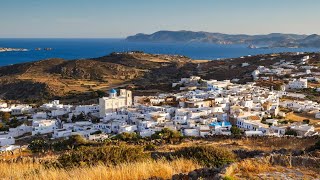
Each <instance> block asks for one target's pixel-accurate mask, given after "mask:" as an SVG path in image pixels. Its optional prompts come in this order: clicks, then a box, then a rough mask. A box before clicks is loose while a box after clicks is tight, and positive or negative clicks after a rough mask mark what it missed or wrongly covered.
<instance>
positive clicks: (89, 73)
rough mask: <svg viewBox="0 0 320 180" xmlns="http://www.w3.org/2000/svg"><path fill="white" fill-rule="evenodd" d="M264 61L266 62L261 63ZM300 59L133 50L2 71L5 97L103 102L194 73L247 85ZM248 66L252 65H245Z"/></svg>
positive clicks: (167, 86) (162, 87) (161, 87)
mask: <svg viewBox="0 0 320 180" xmlns="http://www.w3.org/2000/svg"><path fill="white" fill-rule="evenodd" d="M262 58H264V59H265V60H264V61H261V60H260V59H262ZM294 58H297V59H299V58H301V55H300V56H296V55H292V54H278V55H260V56H252V57H245V58H236V59H225V60H217V61H197V60H191V59H189V58H187V57H184V56H178V55H175V56H172V55H152V54H146V53H143V52H130V53H112V54H110V55H108V56H103V57H99V58H92V59H81V60H63V59H48V60H42V61H37V62H29V63H23V64H16V65H11V66H5V67H0V98H2V99H7V100H23V101H28V102H38V101H40V100H48V99H53V98H59V99H67V100H68V99H69V100H74V102H79V99H82V100H89V99H97V97H98V94H99V93H98V92H99V91H100V92H105V91H106V90H107V89H110V88H113V87H120V86H126V87H127V88H130V89H134V92H135V93H140V94H141V93H143V94H146V93H157V92H162V91H171V90H172V88H171V83H173V82H176V81H178V80H179V79H180V78H182V77H189V76H190V75H199V76H201V77H203V78H205V79H218V80H223V79H233V78H238V79H241V81H240V82H246V81H251V76H250V75H251V72H252V71H253V70H254V69H256V67H257V66H259V65H270V64H273V63H274V62H276V61H279V60H280V59H294ZM244 62H247V63H249V64H250V65H249V66H247V67H242V66H241V64H242V63H244ZM100 94H101V93H100Z"/></svg>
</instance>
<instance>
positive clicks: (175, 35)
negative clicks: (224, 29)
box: [126, 31, 320, 48]
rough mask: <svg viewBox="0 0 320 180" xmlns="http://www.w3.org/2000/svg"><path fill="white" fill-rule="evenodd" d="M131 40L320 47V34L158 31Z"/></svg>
mask: <svg viewBox="0 0 320 180" xmlns="http://www.w3.org/2000/svg"><path fill="white" fill-rule="evenodd" d="M126 40H127V41H131V42H181V43H192V42H205V43H214V44H246V45H250V46H251V47H255V46H256V47H267V48H274V47H294V48H298V47H315V48H318V47H320V35H317V34H312V35H300V34H282V33H271V34H266V35H246V34H223V33H210V32H202V31H200V32H193V31H158V32H155V33H153V34H142V33H139V34H136V35H133V36H128V37H127V38H126Z"/></svg>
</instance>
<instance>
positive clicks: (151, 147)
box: [144, 144, 156, 151]
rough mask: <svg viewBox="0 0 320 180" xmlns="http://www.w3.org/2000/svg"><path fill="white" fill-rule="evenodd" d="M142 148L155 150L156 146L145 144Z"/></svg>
mask: <svg viewBox="0 0 320 180" xmlns="http://www.w3.org/2000/svg"><path fill="white" fill-rule="evenodd" d="M144 150H145V151H155V150H156V146H155V145H153V144H147V145H146V146H145V147H144Z"/></svg>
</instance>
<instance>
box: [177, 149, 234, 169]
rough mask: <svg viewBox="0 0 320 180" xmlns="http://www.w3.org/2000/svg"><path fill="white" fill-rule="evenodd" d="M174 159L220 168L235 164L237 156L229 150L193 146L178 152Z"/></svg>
mask: <svg viewBox="0 0 320 180" xmlns="http://www.w3.org/2000/svg"><path fill="white" fill-rule="evenodd" d="M173 156H174V157H178V158H186V159H193V160H194V161H195V162H197V163H199V164H201V165H203V166H207V167H220V166H222V165H225V164H227V163H231V162H234V161H235V159H236V156H235V154H234V153H233V152H231V151H230V150H228V149H224V148H218V147H212V146H191V147H185V148H182V149H180V150H177V151H176V152H174V153H173Z"/></svg>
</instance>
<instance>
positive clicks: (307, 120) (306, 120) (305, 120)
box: [302, 119, 310, 124]
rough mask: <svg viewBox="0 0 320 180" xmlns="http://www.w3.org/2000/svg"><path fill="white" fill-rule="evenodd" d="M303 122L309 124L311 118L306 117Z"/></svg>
mask: <svg viewBox="0 0 320 180" xmlns="http://www.w3.org/2000/svg"><path fill="white" fill-rule="evenodd" d="M302 122H303V123H304V124H309V123H310V120H309V119H304V120H303V121H302Z"/></svg>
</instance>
